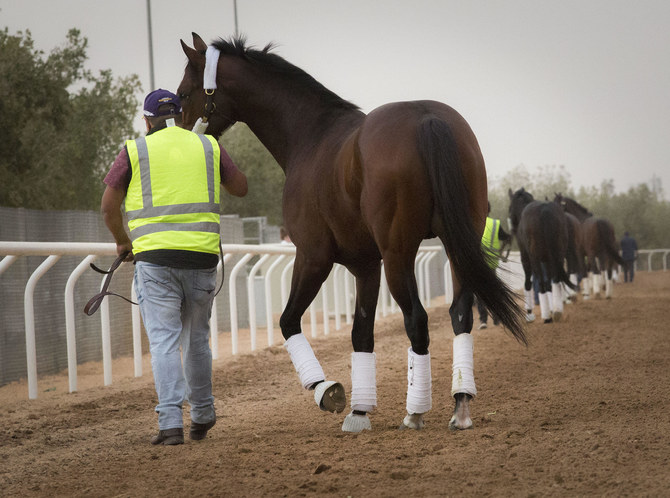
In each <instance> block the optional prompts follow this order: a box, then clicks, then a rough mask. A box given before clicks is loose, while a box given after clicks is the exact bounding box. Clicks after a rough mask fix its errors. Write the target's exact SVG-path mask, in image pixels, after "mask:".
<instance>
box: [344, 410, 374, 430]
mask: <svg viewBox="0 0 670 498" xmlns="http://www.w3.org/2000/svg"><path fill="white" fill-rule="evenodd" d="M366 429H367V430H368V431H370V430H372V424H371V423H370V418H369V417H368V416H367V415H359V414H357V413H354V412H351V413H350V414H349V415H347V416H346V417H344V422H343V423H342V432H361V431H364V430H366Z"/></svg>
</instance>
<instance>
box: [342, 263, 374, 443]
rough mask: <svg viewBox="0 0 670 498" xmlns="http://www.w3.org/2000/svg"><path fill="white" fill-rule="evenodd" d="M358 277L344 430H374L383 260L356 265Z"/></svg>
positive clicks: (354, 270)
mask: <svg viewBox="0 0 670 498" xmlns="http://www.w3.org/2000/svg"><path fill="white" fill-rule="evenodd" d="M351 270H352V272H353V273H354V275H355V276H356V308H355V313H354V324H353V327H352V330H351V343H352V345H353V348H354V352H353V353H351V413H349V415H347V416H346V417H345V419H344V423H343V424H342V430H343V431H344V432H360V431H362V430H364V429H371V428H372V425H371V423H370V419H369V417H368V413H370V412H371V411H373V410H374V409H375V407H376V406H377V380H376V356H375V353H374V347H375V342H374V323H375V312H376V310H377V297H378V295H379V280H380V276H381V263H380V262H379V261H375V262H373V263H372V264H370V265H369V266H366V267H365V268H362V269H361V268H352V269H351Z"/></svg>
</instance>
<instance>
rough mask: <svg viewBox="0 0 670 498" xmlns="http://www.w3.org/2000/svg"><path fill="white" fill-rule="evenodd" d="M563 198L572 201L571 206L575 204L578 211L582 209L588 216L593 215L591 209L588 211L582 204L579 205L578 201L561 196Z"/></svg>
mask: <svg viewBox="0 0 670 498" xmlns="http://www.w3.org/2000/svg"><path fill="white" fill-rule="evenodd" d="M563 200H564V201H568V202H570V203H572V205H573V206H575V207H576V208H577V209H579V210H580V211H582V212H583V213H584V214H588V215H589V216H593V213H592V212H591V211H589V210H588V209H586V208H585V207H584V206H582V205H581V204H580V203H579V202H577V201H576V200H574V199H571V198H570V197H563Z"/></svg>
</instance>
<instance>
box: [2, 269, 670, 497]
mask: <svg viewBox="0 0 670 498" xmlns="http://www.w3.org/2000/svg"><path fill="white" fill-rule="evenodd" d="M614 294H615V295H614V299H611V300H604V299H601V300H591V301H580V302H578V303H577V304H573V305H569V306H568V307H567V310H566V313H565V316H564V320H563V321H562V322H560V323H556V324H548V325H544V324H540V323H533V324H530V325H529V326H528V336H529V338H530V346H529V347H527V348H526V347H524V346H521V345H519V344H518V343H517V342H515V341H514V340H513V339H512V338H511V337H510V336H509V335H507V334H506V333H505V332H504V331H503V330H502V329H500V328H499V327H493V326H492V325H491V324H489V328H488V329H487V330H483V331H474V332H473V335H474V336H475V374H476V380H477V387H478V391H479V395H478V397H477V398H476V399H475V400H474V401H473V403H472V404H471V408H472V414H473V420H474V423H475V427H474V429H473V430H469V431H463V432H451V431H449V430H448V427H447V426H448V422H449V418H450V414H451V411H452V409H453V400H452V399H451V398H450V396H449V391H450V387H451V345H452V333H451V327H450V322H449V315H448V310H447V308H446V307H444V306H441V307H435V308H431V309H430V310H429V315H430V328H431V331H432V342H431V355H432V369H433V410H432V411H431V412H429V413H428V414H427V416H426V427H425V429H424V430H422V431H409V430H405V431H399V430H398V426H399V424H400V422H401V420H402V418H403V416H404V406H405V392H406V369H407V347H408V345H409V343H408V340H407V339H406V337H405V334H404V330H403V329H402V318H401V317H400V316H399V315H396V316H393V317H387V318H385V319H381V320H379V321H378V325H377V348H376V349H377V381H378V400H379V406H378V408H377V411H376V412H375V413H373V414H372V416H371V420H372V425H373V428H372V430H371V431H365V432H363V433H360V434H345V433H342V432H341V430H340V427H341V424H342V420H343V417H344V415H345V413H346V412H345V413H342V414H330V413H325V412H321V411H319V410H318V408H317V407H316V405H315V404H314V401H313V398H312V396H311V393H308V392H305V391H304V390H302V388H301V387H300V385H299V382H298V378H297V375H296V373H295V371H294V369H293V366H292V364H291V362H290V359H289V357H288V354H287V353H286V351H284V349H283V348H282V347H281V346H274V347H271V348H266V349H263V350H261V351H259V352H256V353H253V354H252V353H247V354H240V355H237V356H235V357H232V356H230V355H228V354H224V355H222V358H220V359H219V360H217V361H216V362H215V372H214V386H215V391H214V394H215V396H216V397H217V401H216V408H217V412H218V417H219V418H218V423H217V425H216V426H215V428H214V429H212V431H210V434H209V436H208V437H207V439H206V440H204V441H199V442H192V441H190V440H188V439H187V440H186V443H185V444H184V445H182V446H175V447H162V446H159V447H156V446H151V445H150V444H149V438H150V437H151V435H152V434H153V433H154V432H155V430H156V415H155V413H154V412H153V407H154V405H155V403H156V397H155V392H154V390H153V381H152V378H151V374H150V363H149V361H148V359H147V358H145V361H144V370H145V374H144V375H143V377H141V378H139V379H135V378H133V376H132V361H131V360H129V359H124V360H117V361H116V362H115V365H114V383H113V385H111V386H108V387H103V386H102V367H101V365H99V364H92V365H84V366H81V367H80V368H79V391H78V392H76V393H72V394H68V393H67V376H66V375H62V376H54V377H49V378H43V379H39V398H38V399H37V400H28V399H27V398H28V395H27V386H26V385H25V384H21V383H19V384H12V385H9V386H5V387H3V388H0V420H2V425H1V427H0V495H2V496H24V497H29V496H95V497H98V496H100V497H106V496H129V497H130V496H132V497H136V496H178V495H188V496H259V497H260V496H291V497H293V496H342V497H346V496H352V497H357V496H358V497H361V496H384V497H389V496H668V495H669V494H670V461H669V459H670V448H669V445H668V443H669V442H670V415H669V412H670V410H669V408H670V380H669V379H670V375H669V373H668V372H669V371H670V341H669V340H668V333H669V332H670V327H669V326H668V318H669V316H670V311H669V310H670V272H668V273H663V272H657V273H654V274H642V273H640V274H638V275H637V276H636V281H635V283H634V284H617V285H616V286H615V288H614ZM536 311H537V314H538V315H539V310H536ZM310 341H311V343H312V345H313V347H314V350H315V352H316V354H317V357H318V358H319V359H320V361H321V363H322V365H323V367H324V370H325V371H326V373H327V374H328V376H329V378H331V379H334V380H339V381H341V382H342V383H343V384H344V385H345V387H346V388H347V392H349V390H350V386H351V381H350V352H351V347H350V341H349V338H348V332H347V331H340V332H336V333H332V334H331V335H330V336H329V337H327V338H324V337H320V338H318V339H310ZM223 347H225V345H224V346H222V348H223ZM185 418H186V420H187V421H188V411H187V410H185ZM186 427H188V422H187V424H186Z"/></svg>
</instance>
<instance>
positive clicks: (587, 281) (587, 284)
mask: <svg viewBox="0 0 670 498" xmlns="http://www.w3.org/2000/svg"><path fill="white" fill-rule="evenodd" d="M592 278H593V273H591V272H589V274H588V275H587V276H586V277H584V280H583V283H582V286H583V289H582V290H583V294H584V296H585V297H588V296H589V294H591V280H592Z"/></svg>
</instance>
